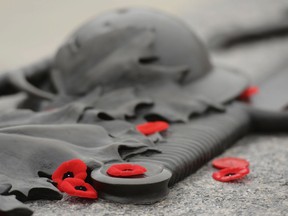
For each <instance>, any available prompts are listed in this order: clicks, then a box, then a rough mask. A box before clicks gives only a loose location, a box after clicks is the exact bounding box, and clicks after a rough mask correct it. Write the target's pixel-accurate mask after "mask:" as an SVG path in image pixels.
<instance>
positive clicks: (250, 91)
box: [239, 86, 259, 101]
mask: <svg viewBox="0 0 288 216" xmlns="http://www.w3.org/2000/svg"><path fill="white" fill-rule="evenodd" d="M258 92H259V88H258V87H257V86H250V87H248V88H246V89H245V90H244V91H243V92H242V93H241V95H240V96H239V99H240V100H243V101H249V100H250V98H251V97H252V96H253V95H255V94H257V93H258Z"/></svg>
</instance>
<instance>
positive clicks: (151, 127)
mask: <svg viewBox="0 0 288 216" xmlns="http://www.w3.org/2000/svg"><path fill="white" fill-rule="evenodd" d="M168 128H169V124H168V123H167V122H165V121H155V122H147V123H144V124H139V125H137V126H136V129H137V130H138V131H139V132H140V133H142V134H144V135H151V134H154V133H157V132H161V131H165V130H167V129H168Z"/></svg>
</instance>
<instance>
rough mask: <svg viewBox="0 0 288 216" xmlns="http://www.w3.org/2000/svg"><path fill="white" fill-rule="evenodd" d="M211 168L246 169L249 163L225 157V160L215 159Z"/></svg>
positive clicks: (240, 159)
mask: <svg viewBox="0 0 288 216" xmlns="http://www.w3.org/2000/svg"><path fill="white" fill-rule="evenodd" d="M212 164H213V166H214V167H215V168H217V169H225V168H229V167H248V166H249V162H248V161H247V160H245V159H242V158H233V157H226V158H219V159H215V160H213V162H212Z"/></svg>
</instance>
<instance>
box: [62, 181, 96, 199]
mask: <svg viewBox="0 0 288 216" xmlns="http://www.w3.org/2000/svg"><path fill="white" fill-rule="evenodd" d="M59 189H60V190H61V191H63V192H65V193H67V194H69V195H70V196H77V197H82V198H89V199H96V198H97V197H98V194H97V192H96V190H95V189H94V188H93V187H92V186H91V185H90V184H88V183H86V182H84V180H82V179H77V178H66V179H64V181H62V183H61V184H60V185H59Z"/></svg>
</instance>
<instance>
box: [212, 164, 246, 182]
mask: <svg viewBox="0 0 288 216" xmlns="http://www.w3.org/2000/svg"><path fill="white" fill-rule="evenodd" d="M249 172H250V170H249V168H247V167H231V168H225V169H222V170H220V171H218V172H214V173H213V175H212V177H213V178H214V179H215V180H217V181H221V182H228V181H233V180H236V179H241V178H243V177H244V176H246V175H247V174H249Z"/></svg>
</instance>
